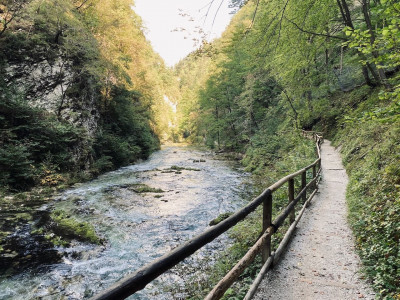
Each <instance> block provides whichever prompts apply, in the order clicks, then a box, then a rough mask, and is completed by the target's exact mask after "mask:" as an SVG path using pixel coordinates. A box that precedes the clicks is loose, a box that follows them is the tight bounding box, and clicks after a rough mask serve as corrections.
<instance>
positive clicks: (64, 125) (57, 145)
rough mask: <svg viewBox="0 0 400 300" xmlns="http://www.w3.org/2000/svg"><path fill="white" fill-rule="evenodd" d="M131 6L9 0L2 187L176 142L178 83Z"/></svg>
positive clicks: (106, 165) (122, 161)
mask: <svg viewBox="0 0 400 300" xmlns="http://www.w3.org/2000/svg"><path fill="white" fill-rule="evenodd" d="M131 5H132V2H131V1H130V0H119V1H95V0H93V1H92V0H89V1H77V0H67V1H58V0H57V1H47V0H45V1H36V0H29V1H25V0H15V1H11V0H10V1H9V0H4V1H1V2H0V17H1V23H0V72H1V74H2V76H1V78H0V126H1V129H2V131H1V139H0V145H1V150H0V151H1V156H0V157H1V158H0V159H1V160H0V168H1V175H0V183H1V186H2V189H3V190H4V189H11V190H21V189H27V188H30V187H31V186H33V185H38V184H39V185H40V184H43V185H50V186H51V185H56V184H59V183H62V182H64V181H69V180H71V177H74V176H77V175H79V174H83V173H82V172H84V173H85V174H89V173H91V174H97V173H99V172H104V171H106V170H110V169H114V168H116V167H119V166H122V165H126V164H128V163H131V162H134V161H135V160H137V159H140V158H146V157H147V156H148V155H149V154H150V153H151V152H152V151H154V150H155V149H157V148H158V147H159V138H160V137H161V136H164V137H165V138H168V131H169V128H168V127H169V126H170V124H171V122H173V120H172V118H173V114H172V108H171V106H170V105H169V104H168V103H167V102H166V101H165V100H164V98H165V97H169V98H171V99H172V101H174V100H173V97H174V96H175V94H176V90H177V89H176V88H175V86H176V80H173V77H172V76H173V75H172V73H171V72H170V71H169V70H168V69H167V68H166V67H165V66H164V63H163V61H162V59H161V58H160V57H159V56H158V55H157V54H155V53H154V52H153V50H152V48H151V46H150V44H149V42H148V41H147V40H146V39H145V37H144V35H143V32H142V29H143V28H142V23H141V19H140V17H138V16H137V15H136V14H135V13H134V11H133V10H132V6H131ZM168 112H170V113H168ZM171 120H172V121H171ZM85 176H86V175H85Z"/></svg>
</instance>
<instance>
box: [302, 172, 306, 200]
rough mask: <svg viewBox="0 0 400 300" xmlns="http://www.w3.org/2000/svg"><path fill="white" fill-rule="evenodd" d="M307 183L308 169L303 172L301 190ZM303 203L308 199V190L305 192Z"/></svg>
mask: <svg viewBox="0 0 400 300" xmlns="http://www.w3.org/2000/svg"><path fill="white" fill-rule="evenodd" d="M306 185H307V170H306V171H304V172H303V173H301V190H303V189H304V188H305V187H306ZM302 199H303V203H305V202H306V201H307V191H306V192H305V193H304V194H303V197H302Z"/></svg>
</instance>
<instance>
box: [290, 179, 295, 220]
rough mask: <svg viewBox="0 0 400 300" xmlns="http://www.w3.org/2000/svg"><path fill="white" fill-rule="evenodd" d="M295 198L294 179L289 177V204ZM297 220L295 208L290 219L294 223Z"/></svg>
mask: <svg viewBox="0 0 400 300" xmlns="http://www.w3.org/2000/svg"><path fill="white" fill-rule="evenodd" d="M293 200H294V179H293V178H292V179H289V204H290V203H291V202H292V201H293ZM294 220H295V209H294V208H293V210H292V211H291V212H290V215H289V221H290V224H292V223H293V222H294Z"/></svg>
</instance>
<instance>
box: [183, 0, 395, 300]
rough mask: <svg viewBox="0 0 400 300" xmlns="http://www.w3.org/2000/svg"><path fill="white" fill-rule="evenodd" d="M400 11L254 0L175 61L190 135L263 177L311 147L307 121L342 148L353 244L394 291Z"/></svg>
mask: <svg viewBox="0 0 400 300" xmlns="http://www.w3.org/2000/svg"><path fill="white" fill-rule="evenodd" d="M399 9H400V7H399V3H398V2H397V1H373V2H371V3H370V2H369V1H359V2H350V1H347V2H346V1H337V2H336V1H328V0H327V1H325V0H324V1H317V2H316V1H311V0H310V1H283V2H282V1H267V2H264V1H248V2H247V4H246V5H245V6H244V7H243V8H242V9H241V10H240V11H239V12H238V14H237V15H236V16H235V18H234V19H233V21H232V23H231V25H230V26H229V28H228V29H227V31H226V32H225V34H224V35H223V37H222V38H221V39H219V40H217V41H215V42H213V43H212V44H205V45H204V46H203V47H202V48H201V49H200V50H198V51H197V52H195V53H192V54H191V55H190V56H188V57H187V58H186V59H185V60H184V61H182V62H181V63H180V64H179V65H178V66H177V68H176V72H177V74H178V76H180V77H181V78H183V79H181V81H180V83H181V94H182V103H181V104H180V107H181V108H182V110H181V114H182V115H183V117H182V120H183V121H182V123H181V132H182V135H183V136H185V137H188V138H189V139H190V140H192V141H197V142H202V143H205V144H206V145H208V146H209V147H211V148H217V149H222V150H229V151H232V150H233V151H239V152H242V153H244V159H243V163H244V165H245V166H246V167H247V169H248V170H251V171H253V172H254V173H255V174H258V175H259V176H261V177H262V178H265V179H266V181H267V182H268V181H269V180H271V177H273V175H271V174H280V175H282V174H285V173H287V172H290V171H291V170H293V169H295V168H298V167H299V166H300V164H301V161H302V158H304V157H307V155H306V152H301V151H299V149H302V148H299V147H298V145H299V140H298V139H296V138H293V136H296V134H295V132H298V130H299V129H305V130H319V131H323V132H324V134H325V135H326V136H327V137H329V138H333V139H334V140H335V142H336V145H340V146H342V148H341V149H342V152H343V159H344V162H345V164H346V167H347V171H348V173H349V176H350V185H349V190H348V204H349V210H350V222H351V225H352V226H353V230H354V234H355V236H356V240H357V247H358V250H359V253H360V256H361V258H362V260H363V263H364V270H365V274H366V275H367V276H368V278H369V280H370V281H371V282H372V284H373V285H374V287H375V289H376V291H377V292H378V293H380V295H381V296H382V297H383V298H387V299H392V298H396V297H398V296H399V292H400V290H399V286H400V282H399V279H400V277H399V265H400V261H399V249H400V247H399V238H400V232H399V228H400V219H399V215H400V214H399V212H400V202H399V201H400V200H399V199H400V194H399V193H400V191H399V180H400V172H399V166H400V164H399V147H400V145H399V141H400V132H399V130H398V128H400V123H399V122H400V118H399V116H400V102H399V100H400V98H399V95H400V85H399V84H400V81H399V80H400V78H399V73H398V71H399V68H400V52H399V49H400V48H399V46H400V23H399V20H400V18H399ZM197 70H202V72H199V73H196V72H197ZM282 137H283V138H282ZM282 141H284V142H282ZM300 144H301V143H300ZM287 152H289V153H291V155H290V161H291V163H288V158H287V157H286V156H285V155H284V153H287ZM282 153H283V155H282ZM265 179H264V181H265Z"/></svg>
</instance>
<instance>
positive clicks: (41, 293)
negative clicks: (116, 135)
mask: <svg viewBox="0 0 400 300" xmlns="http://www.w3.org/2000/svg"><path fill="white" fill-rule="evenodd" d="M171 167H172V168H171ZM237 167H238V166H237V165H235V164H234V163H232V162H228V161H222V160H218V159H215V156H213V155H211V154H210V153H206V152H203V151H200V150H195V149H192V148H188V147H179V146H169V147H165V148H163V149H162V150H161V151H158V152H156V153H154V154H153V155H152V156H151V157H150V158H149V159H148V160H147V161H144V162H142V163H139V164H136V165H132V166H129V167H125V168H121V169H119V170H117V171H114V172H110V173H107V174H105V175H103V176H101V177H99V178H98V179H96V180H93V181H91V182H88V183H85V184H81V185H79V186H77V187H75V188H73V189H70V190H67V191H65V192H63V193H62V194H61V195H59V197H58V198H57V199H56V201H55V202H54V203H53V204H52V207H54V209H62V210H65V211H66V212H67V213H68V214H70V215H72V216H73V217H74V218H76V219H78V220H81V221H88V222H90V223H91V224H93V225H94V227H95V228H96V231H97V232H98V233H99V234H100V235H101V236H102V237H103V238H104V239H105V240H106V241H107V242H106V243H105V245H104V246H95V245H90V244H85V243H79V242H75V243H73V244H72V245H71V246H69V247H68V248H59V249H57V250H58V251H59V252H61V253H62V254H63V259H62V262H61V263H57V264H49V265H47V266H46V268H44V269H43V268H41V269H40V268H33V269H31V270H29V272H28V271H26V272H23V273H20V274H18V275H13V276H11V277H5V278H3V279H0V299H24V300H26V299H83V298H88V297H90V296H92V295H93V294H96V293H98V292H99V291H101V290H103V289H104V288H106V287H108V286H110V285H111V284H113V283H114V282H116V281H117V280H119V279H121V278H123V277H124V276H125V275H127V274H129V273H131V272H133V271H134V270H136V269H138V268H139V267H141V266H143V265H144V264H146V263H148V262H151V261H152V260H154V259H155V258H158V257H160V256H161V255H163V254H165V253H166V252H168V251H170V250H172V249H173V248H175V247H176V246H178V245H180V244H182V243H183V242H185V241H187V240H188V239H189V238H191V237H193V236H194V235H196V234H198V233H200V232H202V231H204V230H205V229H206V228H207V227H208V223H209V222H210V220H212V219H214V218H216V217H217V216H218V215H219V214H221V213H224V212H227V211H235V210H237V209H238V208H240V207H241V206H243V205H244V204H245V201H246V199H248V193H247V192H248V191H249V189H250V188H251V187H250V185H249V183H248V181H247V179H248V176H247V174H245V173H243V172H242V171H241V170H240V169H238V168H237ZM139 184H143V185H139ZM143 187H145V188H148V187H151V188H154V189H160V190H158V191H157V190H154V191H153V192H149V190H147V191H146V192H144V193H142V192H140V188H143ZM161 190H162V191H163V192H161ZM142 191H143V190H142ZM155 191H157V193H156V192H155ZM41 209H46V207H42V208H41ZM227 242H229V240H228V239H227V237H226V236H225V237H222V238H219V239H217V240H216V241H214V242H213V243H211V244H209V245H208V246H207V247H205V248H204V249H203V250H201V251H198V252H197V253H196V255H195V256H194V257H193V258H191V259H188V260H186V262H187V263H190V264H191V265H195V266H196V267H199V268H200V269H201V265H202V264H203V260H204V259H205V258H207V256H212V253H214V252H215V251H216V250H221V249H223V248H224V245H225V244H226V243H227ZM208 261H209V260H208ZM179 273H180V272H179V270H174V272H170V273H169V275H166V276H164V275H163V276H161V279H158V280H156V281H155V282H153V283H152V284H150V285H149V287H147V288H146V289H145V290H144V291H142V292H140V293H138V294H137V295H135V296H132V297H131V298H132V299H167V298H173V296H171V295H170V294H168V293H163V292H162V286H163V285H171V282H172V280H174V281H178V282H181V283H182V282H184V281H185V277H186V275H184V274H179ZM155 295H157V296H155ZM183 297H184V296H183Z"/></svg>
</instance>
